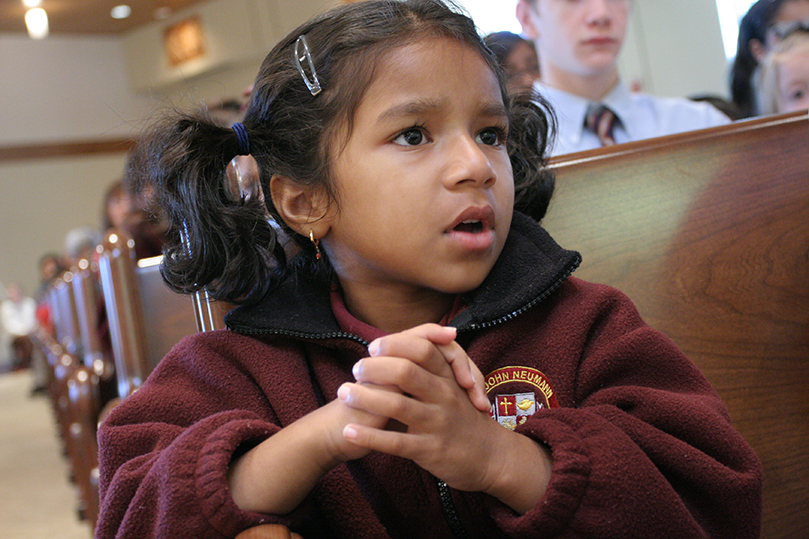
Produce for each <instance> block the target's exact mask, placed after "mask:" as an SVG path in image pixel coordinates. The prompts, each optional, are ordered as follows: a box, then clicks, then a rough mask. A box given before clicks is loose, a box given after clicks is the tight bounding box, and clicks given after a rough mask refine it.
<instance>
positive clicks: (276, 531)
mask: <svg viewBox="0 0 809 539" xmlns="http://www.w3.org/2000/svg"><path fill="white" fill-rule="evenodd" d="M236 539H303V538H302V537H301V536H300V535H298V534H297V533H292V532H291V531H289V528H287V527H286V526H284V525H282V524H262V525H261V526H255V527H253V528H248V529H246V530H244V531H243V532H242V533H240V534H239V535H237V536H236Z"/></svg>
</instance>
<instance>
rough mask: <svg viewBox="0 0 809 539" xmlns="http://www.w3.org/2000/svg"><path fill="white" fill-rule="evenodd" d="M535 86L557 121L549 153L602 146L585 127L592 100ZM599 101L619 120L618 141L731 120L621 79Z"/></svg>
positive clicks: (705, 105) (615, 133)
mask: <svg viewBox="0 0 809 539" xmlns="http://www.w3.org/2000/svg"><path fill="white" fill-rule="evenodd" d="M535 88H536V90H537V91H538V92H539V93H540V94H541V95H542V96H544V97H545V98H546V99H547V100H548V102H549V103H550V104H551V107H552V108H553V110H554V112H555V113H556V117H557V121H558V132H557V136H556V143H555V144H554V147H553V148H552V150H551V155H562V154H566V153H572V152H580V151H583V150H590V149H593V148H599V147H601V144H600V143H599V141H598V137H596V135H595V133H592V132H590V131H589V130H587V129H585V127H584V116H585V114H586V112H587V106H588V105H589V104H590V103H591V101H589V100H587V99H585V98H584V97H580V96H577V95H573V94H569V93H567V92H563V91H562V90H557V89H556V88H551V87H550V86H545V85H543V84H541V83H536V85H535ZM600 102H601V103H604V104H605V105H607V106H608V107H609V108H610V109H611V110H612V111H613V112H614V113H615V115H616V116H617V118H618V119H619V120H620V123H619V124H618V125H617V126H616V127H615V130H614V131H613V136H614V138H615V142H616V143H618V144H620V143H622V142H631V141H633V140H641V139H645V138H652V137H662V136H664V135H671V134H674V133H682V132H685V131H694V130H696V129H704V128H707V127H714V126H717V125H724V124H726V123H730V118H728V117H727V116H725V115H724V114H723V113H721V112H720V111H719V110H718V109H716V108H715V107H714V106H713V105H710V104H708V103H698V102H694V101H691V100H688V99H684V98H680V97H653V96H650V95H647V94H641V93H633V92H630V91H629V89H628V88H627V87H626V86H624V85H623V84H622V83H620V82H619V83H618V84H617V85H616V86H615V88H613V89H612V91H610V93H609V94H607V95H606V96H605V97H604V98H603V99H602V100H601V101H600Z"/></svg>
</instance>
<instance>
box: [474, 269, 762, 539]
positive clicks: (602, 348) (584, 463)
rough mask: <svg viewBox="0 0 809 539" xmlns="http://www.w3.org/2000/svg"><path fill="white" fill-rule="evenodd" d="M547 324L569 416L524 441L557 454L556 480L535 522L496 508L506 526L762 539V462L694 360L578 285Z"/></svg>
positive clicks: (569, 532) (513, 530) (525, 532)
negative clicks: (533, 441) (547, 448)
mask: <svg viewBox="0 0 809 539" xmlns="http://www.w3.org/2000/svg"><path fill="white" fill-rule="evenodd" d="M537 315H538V316H537V318H539V319H541V322H539V324H540V325H541V326H544V328H543V329H544V330H545V331H544V332H543V333H544V334H545V335H547V334H551V335H556V337H550V338H549V340H546V341H543V342H542V348H540V349H541V350H542V352H541V353H542V355H543V357H546V358H547V359H546V363H545V364H546V365H547V368H548V369H549V370H550V371H552V372H555V373H556V377H557V379H558V380H559V381H560V382H561V383H560V384H558V387H557V388H558V389H560V391H558V392H557V396H558V397H559V399H560V404H561V407H559V408H550V409H543V410H540V411H538V412H537V413H536V414H535V415H534V416H532V418H531V419H529V420H528V421H527V422H526V423H524V424H523V425H520V426H519V427H517V432H520V433H522V434H524V435H526V436H529V437H531V438H533V439H534V440H536V441H538V442H540V443H543V444H546V445H547V446H549V447H550V449H551V451H552V454H553V459H554V462H553V471H552V478H551V481H550V484H549V486H548V489H547V492H546V494H545V496H544V497H543V498H542V499H541V500H540V502H539V503H538V504H537V506H536V507H535V508H534V509H532V510H531V511H530V512H529V513H527V514H526V515H523V516H518V515H516V514H514V513H513V512H512V511H510V510H509V509H508V508H506V507H504V506H502V505H500V504H490V507H489V509H490V510H491V511H492V512H493V515H494V518H495V520H496V521H497V523H498V525H499V526H500V528H501V529H502V530H503V531H506V532H507V533H508V534H509V535H511V536H513V537H525V538H529V537H530V538H533V537H536V538H540V537H542V538H567V537H570V538H573V537H577V538H599V539H606V538H612V537H614V538H619V537H620V538H623V539H626V538H632V537H637V538H648V537H677V538H678V539H688V538H708V537H710V538H726V539H743V538H750V539H753V538H757V537H758V535H759V529H760V517H761V486H762V470H761V464H760V462H759V460H758V458H757V456H756V455H755V453H754V452H753V450H752V448H751V447H750V446H749V445H748V443H747V442H746V441H745V440H744V439H743V438H742V437H741V435H740V434H739V433H738V432H737V431H736V430H735V429H734V428H733V427H732V426H731V424H730V419H729V416H728V413H727V410H726V408H725V406H724V404H723V403H722V402H721V400H720V398H719V396H718V395H717V393H716V392H715V391H714V389H713V388H712V387H711V385H710V384H709V383H708V381H707V380H706V378H705V377H704V376H703V375H702V374H701V373H700V371H699V370H698V369H697V368H696V367H695V366H694V365H693V364H692V363H691V362H690V361H689V360H688V359H686V358H685V356H684V355H683V354H682V352H680V351H679V350H678V349H677V348H676V347H675V345H674V344H673V343H672V342H671V341H670V340H669V339H668V338H666V337H665V336H664V335H662V334H661V333H659V332H657V331H655V330H653V329H652V328H650V327H649V326H647V325H646V324H645V323H644V322H643V321H642V320H641V318H640V316H639V314H638V312H637V310H636V309H635V307H634V305H632V303H631V302H630V301H629V299H628V298H626V296H624V295H623V294H621V293H619V292H617V291H615V290H613V289H610V288H608V287H602V286H597V285H590V284H587V283H583V282H581V281H578V280H576V279H572V280H571V282H570V283H569V284H567V285H566V286H565V287H564V288H563V289H562V290H561V291H560V293H559V298H558V302H557V303H556V304H555V308H554V309H553V310H552V311H551V310H548V311H547V312H544V313H542V312H540V313H537ZM535 320H536V318H535ZM548 330H549V331H548ZM526 331H529V330H528V328H526ZM526 334H530V333H526ZM576 355H578V356H579V359H578V361H576V360H575V356H576ZM548 356H550V357H548ZM571 356H573V357H574V359H573V360H572V361H570V360H569V359H570V357H571ZM564 357H568V361H567V363H568V364H569V365H572V367H571V368H570V369H569V370H567V371H566V370H565V367H564V363H565V361H564V359H563V358H564ZM557 362H558V365H557V364H556V363H557Z"/></svg>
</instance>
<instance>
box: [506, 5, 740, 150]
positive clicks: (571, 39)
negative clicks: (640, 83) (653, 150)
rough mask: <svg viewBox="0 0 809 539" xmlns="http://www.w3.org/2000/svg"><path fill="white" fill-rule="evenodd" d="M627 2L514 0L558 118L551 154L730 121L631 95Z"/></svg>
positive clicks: (677, 102) (690, 105) (695, 106)
mask: <svg viewBox="0 0 809 539" xmlns="http://www.w3.org/2000/svg"><path fill="white" fill-rule="evenodd" d="M631 8H632V0H577V1H570V0H519V3H518V4H517V18H518V19H519V21H520V23H521V24H522V27H523V33H524V34H525V35H526V36H527V37H528V38H530V39H532V40H534V42H535V44H536V46H537V50H538V51H539V61H540V72H541V73H542V82H541V83H538V84H537V85H536V88H537V90H538V91H539V92H540V93H541V94H542V95H543V96H545V97H546V98H547V99H548V100H549V102H550V104H551V106H552V107H553V109H554V111H555V112H556V114H557V116H558V120H559V133H558V139H557V141H556V144H555V146H554V148H553V149H552V153H553V154H554V155H559V154H565V153H571V152H576V151H583V150H589V149H592V148H598V147H600V146H604V145H610V144H615V143H621V142H629V141H633V140H640V139H644V138H651V137H659V136H663V135H670V134H673V133H679V132H683V131H692V130H695V129H702V128H706V127H713V126H716V125H722V124H725V123H728V122H729V121H730V119H729V118H728V117H727V116H725V115H724V114H722V113H721V112H719V111H718V110H717V109H716V108H714V107H713V106H711V105H709V104H707V103H695V102H692V101H689V100H687V99H683V98H659V97H652V96H649V95H646V94H640V93H632V92H630V91H629V89H628V88H627V87H626V86H625V85H624V84H623V83H622V82H621V79H620V75H619V73H618V54H619V53H620V52H621V47H622V45H623V43H624V38H625V37H626V31H627V24H628V21H629V14H630V10H631ZM605 107H606V108H605ZM588 121H589V122H590V127H586V123H587V122H588Z"/></svg>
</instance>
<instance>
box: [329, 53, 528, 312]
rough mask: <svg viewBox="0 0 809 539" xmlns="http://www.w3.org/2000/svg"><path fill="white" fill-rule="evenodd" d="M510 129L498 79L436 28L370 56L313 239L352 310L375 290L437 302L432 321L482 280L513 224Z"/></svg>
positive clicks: (408, 300)
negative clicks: (368, 76)
mask: <svg viewBox="0 0 809 539" xmlns="http://www.w3.org/2000/svg"><path fill="white" fill-rule="evenodd" d="M507 129H508V120H507V116H506V110H505V107H504V105H503V99H502V96H501V93H500V87H499V86H498V82H497V79H496V77H495V75H494V74H493V73H492V71H491V70H490V69H489V67H488V65H487V64H486V62H485V61H484V60H483V59H482V58H481V57H480V56H479V55H478V53H477V52H476V51H474V50H473V49H471V48H470V47H468V46H466V45H464V44H461V43H459V42H458V41H456V40H452V39H447V38H440V37H435V38H429V39H425V40H421V41H419V42H417V43H414V44H412V45H407V46H404V47H401V48H399V49H395V50H393V51H391V52H390V53H388V54H387V55H386V56H385V57H384V58H382V59H381V60H380V61H379V62H378V64H377V69H376V71H375V75H374V79H373V81H372V82H371V84H370V85H369V87H368V89H367V90H366V92H365V97H364V98H363V100H362V102H361V103H360V106H359V107H358V109H357V111H356V115H355V124H354V128H353V131H352V133H351V135H350V137H349V138H348V141H347V143H346V144H345V146H344V149H343V150H342V152H341V153H340V154H339V155H338V156H337V157H336V159H335V160H334V162H333V167H332V169H333V171H334V178H335V188H336V192H337V200H338V203H337V206H338V207H339V208H337V209H335V210H334V211H332V212H330V215H329V216H327V218H326V219H327V220H328V224H329V231H328V233H327V234H326V235H325V236H324V237H323V240H322V245H323V247H324V248H325V249H326V250H327V252H328V254H329V258H330V260H331V262H332V264H333V266H334V268H335V270H336V272H337V275H338V276H339V278H340V281H341V284H342V286H343V291H344V294H345V296H346V301H347V303H348V305H349V308H350V309H352V307H353V309H352V312H354V314H355V315H357V311H362V310H363V309H362V305H361V304H362V302H363V301H365V299H366V298H367V299H368V301H371V302H373V301H376V302H379V301H381V300H382V298H384V301H386V302H388V304H389V305H390V308H394V309H395V308H396V305H397V304H398V305H399V306H401V305H404V304H407V305H414V302H419V303H420V304H421V305H422V306H423V305H424V303H425V302H426V303H431V304H433V305H436V307H435V309H436V311H438V310H441V311H442V312H435V313H433V314H434V315H435V316H436V317H437V319H436V320H434V321H438V319H440V317H441V316H442V315H443V314H445V310H446V308H447V300H450V301H451V298H452V296H453V295H454V294H457V293H462V292H468V291H470V290H473V289H474V288H476V287H477V286H479V285H480V283H481V282H482V281H483V279H484V278H485V277H486V275H487V274H488V273H489V271H490V270H491V268H492V266H493V265H494V263H495V261H496V260H497V257H498V256H499V254H500V252H501V250H502V248H503V244H504V243H505V241H506V236H507V234H508V231H509V226H510V224H511V216H512V208H513V205H514V183H513V178H512V171H511V162H510V160H509V156H508V154H507V152H506V144H505V136H506V131H507ZM336 147H338V148H341V147H342V146H341V145H340V144H338V145H337V146H336ZM437 305H441V306H440V307H438V306H437ZM415 308H416V310H418V307H415ZM422 310H423V309H422ZM366 321H367V320H366ZM405 325H406V324H405ZM380 327H381V326H380Z"/></svg>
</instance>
